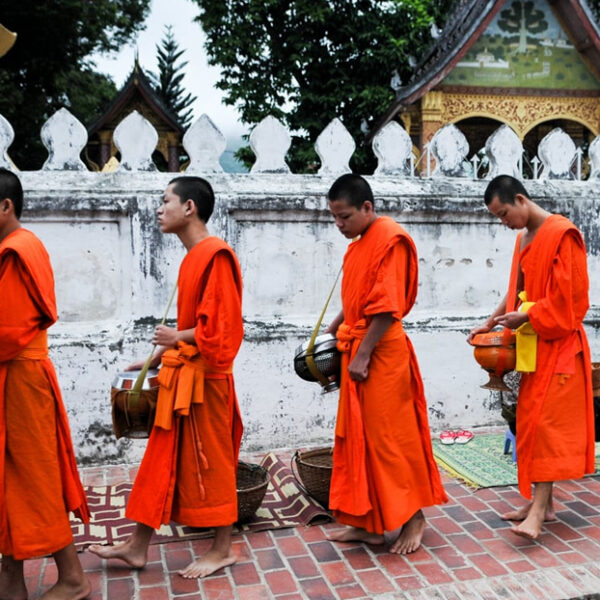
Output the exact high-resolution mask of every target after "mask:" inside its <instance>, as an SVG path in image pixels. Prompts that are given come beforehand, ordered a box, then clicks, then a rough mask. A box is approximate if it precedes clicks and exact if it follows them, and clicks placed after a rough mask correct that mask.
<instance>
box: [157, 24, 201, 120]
mask: <svg viewBox="0 0 600 600" xmlns="http://www.w3.org/2000/svg"><path fill="white" fill-rule="evenodd" d="M184 52H185V50H180V49H179V45H178V44H177V42H176V41H175V36H174V35H173V28H172V26H171V25H167V26H166V27H165V36H164V38H163V39H162V41H161V43H160V46H159V45H158V44H157V45H156V55H157V58H158V74H155V73H150V74H149V77H150V80H151V82H152V85H153V87H154V89H155V90H156V92H157V93H158V94H159V96H160V97H161V98H162V99H163V101H164V103H165V104H166V105H167V107H168V108H170V109H171V111H172V112H173V113H174V114H175V115H176V116H177V122H178V123H179V125H181V126H182V127H183V128H187V127H188V126H189V125H190V123H191V121H192V109H191V108H190V106H191V105H192V104H193V103H194V102H195V100H196V96H192V95H191V94H186V93H185V90H184V88H183V87H182V80H183V77H184V73H183V72H182V71H183V69H184V68H185V66H186V65H187V64H188V63H187V61H182V62H180V63H177V61H178V60H179V59H180V58H181V57H182V56H183V54H184Z"/></svg>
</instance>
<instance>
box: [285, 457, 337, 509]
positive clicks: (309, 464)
mask: <svg viewBox="0 0 600 600" xmlns="http://www.w3.org/2000/svg"><path fill="white" fill-rule="evenodd" d="M294 464H295V465H296V468H297V469H298V477H296V473H295V471H294ZM332 469H333V448H331V447H328V448H316V449H315V450H308V451H306V452H300V451H299V450H296V452H295V453H294V456H293V458H292V472H293V473H294V477H296V480H297V481H298V483H299V484H300V487H302V489H303V490H304V491H305V492H306V493H307V494H308V495H309V496H311V497H312V498H314V499H315V500H316V501H317V502H319V503H320V504H322V505H323V506H324V507H325V508H328V507H329V506H328V505H329V486H330V484H331V471H332Z"/></svg>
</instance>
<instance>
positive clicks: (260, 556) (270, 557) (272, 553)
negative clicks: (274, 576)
mask: <svg viewBox="0 0 600 600" xmlns="http://www.w3.org/2000/svg"><path fill="white" fill-rule="evenodd" d="M254 555H255V556H256V560H257V562H258V567H259V568H260V570H261V571H271V570H273V569H282V568H283V566H284V564H283V560H281V556H280V555H279V552H277V550H276V549H275V548H268V549H267V550H257V551H256V552H255V553H254Z"/></svg>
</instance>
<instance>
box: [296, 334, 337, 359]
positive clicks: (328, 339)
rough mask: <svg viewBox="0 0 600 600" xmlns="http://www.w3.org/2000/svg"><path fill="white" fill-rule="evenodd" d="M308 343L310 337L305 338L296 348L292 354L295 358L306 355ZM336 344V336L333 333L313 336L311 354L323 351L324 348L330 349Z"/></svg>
mask: <svg viewBox="0 0 600 600" xmlns="http://www.w3.org/2000/svg"><path fill="white" fill-rule="evenodd" d="M309 343H310V339H308V340H306V342H304V343H303V344H301V345H300V346H298V347H297V348H296V352H295V353H294V356H295V357H296V358H301V357H303V356H306V351H307V350H308V344H309ZM336 346H337V338H336V337H335V335H333V334H331V333H322V334H321V335H318V336H317V337H316V338H315V346H314V348H313V354H314V353H316V352H323V351H324V350H330V349H332V348H335V347H336Z"/></svg>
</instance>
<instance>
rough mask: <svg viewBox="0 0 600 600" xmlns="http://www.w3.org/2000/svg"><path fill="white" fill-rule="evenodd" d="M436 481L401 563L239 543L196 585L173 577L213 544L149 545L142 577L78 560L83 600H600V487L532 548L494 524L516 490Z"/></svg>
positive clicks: (369, 551) (560, 505) (283, 541)
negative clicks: (443, 494) (436, 496)
mask: <svg viewBox="0 0 600 600" xmlns="http://www.w3.org/2000/svg"><path fill="white" fill-rule="evenodd" d="M284 452H285V451H284ZM288 455H289V453H288ZM246 458H250V459H252V458H255V457H246ZM82 476H83V480H84V485H111V484H113V483H118V482H122V481H127V480H129V479H131V478H132V477H134V476H135V468H134V467H132V468H128V467H123V466H118V467H103V468H88V469H83V471H82ZM442 476H443V481H444V484H445V487H446V490H447V493H448V495H449V497H450V501H449V502H448V503H447V504H446V505H444V506H438V507H433V508H428V509H426V511H425V513H426V517H427V522H428V528H427V531H426V533H425V537H424V540H423V545H422V547H421V548H420V549H419V550H418V551H417V552H415V553H414V554H411V555H409V556H407V557H399V556H396V555H391V554H389V553H387V552H386V550H385V548H383V547H381V548H379V547H369V546H365V545H359V544H334V543H331V542H329V541H328V540H327V532H328V531H329V530H331V529H332V528H334V527H335V525H334V524H325V525H319V526H313V527H307V528H304V527H302V528H296V529H280V530H273V531H266V532H258V533H250V534H245V535H240V536H237V537H236V538H235V541H234V547H235V552H236V554H237V557H238V562H237V563H236V564H235V565H234V566H233V567H231V568H228V569H226V570H223V571H220V572H218V573H217V574H215V575H213V576H212V577H209V578H207V579H205V580H202V581H197V580H186V579H182V578H181V577H179V576H178V575H177V570H178V569H180V568H181V567H183V566H185V565H186V564H188V563H189V562H190V560H191V559H192V557H193V556H194V555H196V554H199V553H201V552H202V551H203V550H204V549H205V548H206V547H207V545H208V544H210V540H196V541H186V542H172V543H167V544H160V545H158V544H157V545H151V546H150V558H149V563H148V565H147V567H146V568H145V569H143V570H140V571H130V570H128V569H127V568H124V567H119V566H117V565H116V564H110V565H108V564H105V563H104V562H103V561H102V560H100V559H99V558H97V557H95V556H94V555H92V554H89V553H87V552H84V553H82V554H80V557H81V560H82V562H83V565H84V568H85V570H86V572H87V574H88V577H89V579H90V581H91V583H92V588H93V593H92V595H91V596H90V600H130V599H136V600H168V599H174V598H182V599H185V598H189V599H192V598H193V599H196V598H197V599H206V600H262V599H276V600H330V599H331V600H333V599H347V598H356V599H367V598H376V599H379V600H396V599H398V600H400V599H410V600H417V599H419V600H432V599H435V600H437V599H440V600H442V599H443V600H481V599H484V600H492V599H502V600H508V599H523V600H531V599H543V600H563V599H567V598H569V599H570V598H587V599H589V598H600V595H598V596H596V595H595V594H596V593H600V510H599V506H600V479H599V478H597V477H587V478H585V479H583V480H578V481H564V482H561V483H560V484H558V485H557V488H556V495H555V497H556V499H557V501H558V502H557V504H556V510H557V513H558V520H557V521H555V522H553V523H548V524H547V525H546V527H545V528H544V532H543V535H542V536H541V538H540V540H539V541H538V542H530V541H527V540H524V539H522V538H519V537H517V536H514V535H513V534H512V533H511V532H510V531H509V530H508V526H507V524H506V523H505V522H504V521H502V520H501V519H499V518H498V513H499V512H503V511H505V510H507V509H509V508H510V507H518V506H521V505H522V502H523V501H522V499H521V497H520V495H519V494H518V492H517V490H516V489H515V488H514V487H504V488H488V489H482V490H478V491H473V490H471V489H469V488H467V487H465V486H464V485H462V484H460V483H458V482H457V481H456V480H454V479H452V478H450V477H449V476H447V475H445V474H443V473H442ZM25 572H26V578H27V586H28V589H29V593H30V598H36V597H38V595H39V594H40V593H41V592H42V591H43V590H44V589H46V588H47V587H48V586H49V585H50V584H51V583H52V582H53V581H54V580H55V577H56V570H55V566H54V563H53V562H52V560H51V559H36V560H29V561H27V562H26V571H25Z"/></svg>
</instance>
